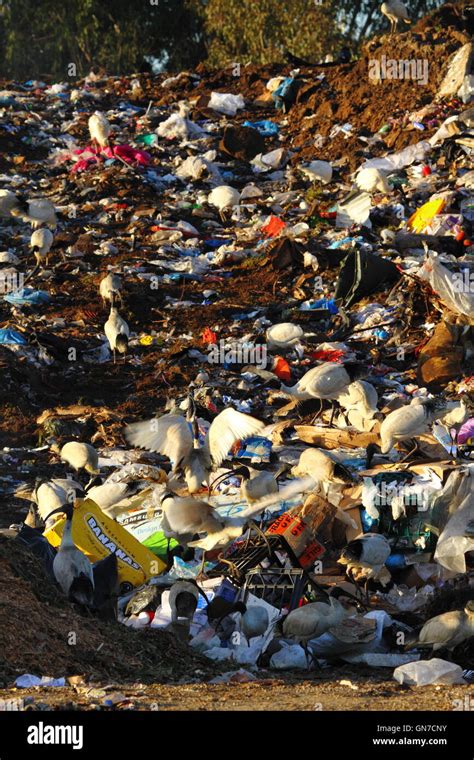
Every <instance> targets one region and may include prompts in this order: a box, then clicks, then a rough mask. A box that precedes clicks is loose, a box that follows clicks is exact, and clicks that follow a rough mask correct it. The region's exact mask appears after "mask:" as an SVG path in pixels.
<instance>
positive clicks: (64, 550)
mask: <svg viewBox="0 0 474 760" xmlns="http://www.w3.org/2000/svg"><path fill="white" fill-rule="evenodd" d="M56 511H57V512H64V514H65V515H66V522H65V524H64V530H63V535H62V539H61V544H60V546H59V549H58V552H57V554H56V556H55V558H54V562H53V572H54V577H55V578H56V580H57V582H58V583H59V585H60V586H61V588H62V590H63V592H64V593H65V594H66V596H67V597H68V598H69V599H70V600H71V601H73V602H77V603H78V604H83V605H85V606H88V607H90V606H92V603H93V597H94V575H93V570H92V565H91V563H90V562H89V560H88V559H87V557H86V555H85V554H84V553H83V552H81V550H80V549H78V548H77V546H76V545H75V543H74V541H73V538H72V521H73V516H74V506H73V505H72V504H71V503H66V504H63V505H62V506H61V507H59V509H57V510H56Z"/></svg>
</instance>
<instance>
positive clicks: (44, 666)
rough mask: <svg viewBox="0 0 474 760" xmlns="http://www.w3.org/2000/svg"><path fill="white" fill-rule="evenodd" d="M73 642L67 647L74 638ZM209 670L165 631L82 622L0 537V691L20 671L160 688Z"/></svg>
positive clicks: (24, 553) (39, 568)
mask: <svg viewBox="0 0 474 760" xmlns="http://www.w3.org/2000/svg"><path fill="white" fill-rule="evenodd" d="M71 634H75V640H76V643H75V644H70V643H68V642H69V641H72V640H73V637H71ZM196 670H199V675H200V678H205V677H206V676H209V677H212V676H213V675H215V673H216V668H215V667H214V666H212V665H211V663H210V662H209V660H207V659H205V658H201V657H199V656H195V655H194V654H193V650H192V649H190V648H189V647H185V646H184V645H182V644H180V643H179V641H177V640H176V639H175V638H174V637H173V636H171V635H169V634H168V633H166V632H164V631H147V632H145V631H134V630H131V629H129V628H125V627H124V626H122V625H121V624H119V623H104V622H101V621H99V620H97V619H96V618H88V617H82V616H81V615H80V614H78V613H77V611H76V609H75V608H74V607H73V606H72V605H71V604H70V603H69V602H68V601H67V600H66V599H65V598H64V596H63V595H62V594H61V592H60V591H59V589H57V588H56V587H55V586H54V584H53V583H51V581H50V580H49V578H48V577H47V575H46V573H45V571H44V568H43V565H42V563H41V562H40V561H39V560H38V559H36V557H34V556H32V555H31V553H30V552H29V551H28V550H27V549H26V547H23V546H22V545H21V544H19V543H18V542H17V541H16V540H8V539H5V538H4V537H2V536H0V685H1V686H6V685H8V684H11V682H12V680H13V679H14V678H15V677H16V676H18V675H21V674H22V673H34V674H35V675H48V676H53V677H55V678H59V677H61V676H64V677H67V676H72V675H85V676H86V677H87V678H88V679H93V680H101V679H107V680H111V679H112V680H113V679H122V680H123V681H134V682H136V681H143V682H145V683H146V682H153V683H155V682H161V683H166V682H169V681H176V680H178V679H179V678H182V677H184V676H188V677H190V678H192V677H193V676H194V675H195V672H196Z"/></svg>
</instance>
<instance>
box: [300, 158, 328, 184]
mask: <svg viewBox="0 0 474 760" xmlns="http://www.w3.org/2000/svg"><path fill="white" fill-rule="evenodd" d="M298 168H299V170H300V171H301V172H302V173H303V174H305V175H306V176H307V177H308V178H309V179H310V180H311V181H312V182H315V181H319V182H322V183H323V184H324V185H327V184H328V183H329V182H331V180H332V166H331V164H330V163H329V162H328V161H311V162H310V163H309V164H300V166H299V167H298Z"/></svg>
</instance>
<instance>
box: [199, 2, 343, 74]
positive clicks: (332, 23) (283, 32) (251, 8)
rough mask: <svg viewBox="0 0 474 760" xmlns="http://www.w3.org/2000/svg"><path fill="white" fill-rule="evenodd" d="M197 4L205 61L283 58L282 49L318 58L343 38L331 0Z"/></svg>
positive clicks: (214, 62) (250, 60) (334, 47)
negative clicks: (202, 22)
mask: <svg viewBox="0 0 474 760" xmlns="http://www.w3.org/2000/svg"><path fill="white" fill-rule="evenodd" d="M202 8H203V13H204V17H205V31H206V42H207V46H208V52H209V57H208V61H207V62H208V63H209V64H210V65H215V66H223V65H226V64H229V63H232V62H238V63H244V64H245V63H254V64H264V63H270V62H272V61H282V60H284V52H285V50H290V51H291V52H292V53H293V54H294V55H297V56H300V57H301V58H308V59H310V60H312V61H317V60H320V59H321V58H323V57H324V56H325V55H326V54H327V53H332V52H334V50H335V49H336V48H337V47H338V46H339V45H340V44H341V42H342V39H343V38H342V35H341V33H340V31H339V29H338V27H337V21H336V16H337V3H336V2H335V1H334V0H324V2H322V3H318V2H315V0H285V2H281V0H258V2H255V0H209V1H208V2H207V3H206V4H203V5H202Z"/></svg>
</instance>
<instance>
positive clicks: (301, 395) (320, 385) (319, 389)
mask: <svg viewBox="0 0 474 760" xmlns="http://www.w3.org/2000/svg"><path fill="white" fill-rule="evenodd" d="M366 374H367V367H365V366H364V365H362V364H359V363H357V362H346V364H336V363H335V362H323V363H322V364H319V365H318V366H317V367H313V368H312V369H310V370H308V372H306V374H304V375H303V377H302V378H301V379H300V380H298V382H297V383H296V385H293V386H291V387H288V386H286V385H283V383H282V385H281V390H282V391H283V392H284V393H286V394H288V395H289V396H293V397H294V398H297V399H300V400H305V399H310V398H319V399H336V398H337V397H338V396H339V395H340V394H341V393H342V392H343V391H344V390H345V389H346V388H347V386H348V385H350V383H352V382H354V380H358V379H359V378H360V377H364V376H365V375H366Z"/></svg>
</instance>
